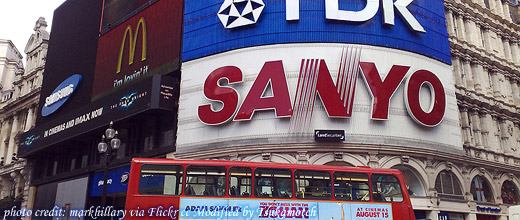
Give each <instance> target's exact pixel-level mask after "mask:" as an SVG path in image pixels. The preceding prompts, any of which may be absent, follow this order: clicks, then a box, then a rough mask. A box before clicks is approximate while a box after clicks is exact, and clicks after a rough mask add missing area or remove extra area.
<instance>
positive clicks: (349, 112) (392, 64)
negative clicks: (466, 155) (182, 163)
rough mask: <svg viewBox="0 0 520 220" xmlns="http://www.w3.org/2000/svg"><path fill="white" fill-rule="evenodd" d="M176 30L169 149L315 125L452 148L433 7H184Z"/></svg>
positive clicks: (453, 112) (232, 142) (358, 140)
mask: <svg viewBox="0 0 520 220" xmlns="http://www.w3.org/2000/svg"><path fill="white" fill-rule="evenodd" d="M184 25H185V26H184V38H183V54H182V55H183V58H182V59H183V63H182V83H181V97H180V102H179V106H180V108H179V109H180V110H179V129H178V135H177V137H178V140H177V152H178V153H184V152H193V151H198V150H203V149H207V148H208V147H209V146H212V147H214V146H218V147H221V148H225V147H232V146H237V145H241V144H243V143H244V142H247V143H248V145H255V144H259V145H263V144H300V143H312V142H315V131H316V130H335V131H338V132H339V133H341V134H343V132H344V134H345V135H344V141H342V142H345V143H355V144H375V145H391V146H403V147H414V148H425V149H430V150H440V151H445V152H451V153H455V154H461V153H462V148H461V146H460V141H461V134H460V128H459V125H458V120H459V119H458V110H457V103H456V97H455V87H454V79H453V74H452V67H451V55H450V50H449V42H448V35H447V31H446V20H445V17H444V6H443V2H442V1H419V0H415V1H406V2H405V1H396V2H393V1H386V0H383V1H353V2H351V1H348V2H345V1H337V0H319V1H299V0H287V1H265V0H263V1H262V0H249V1H240V2H235V1H230V0H218V1H217V0H215V1H205V2H197V1H189V2H186V5H185V20H184ZM208 35H211V36H212V37H207V36H208ZM194 119H197V120H194Z"/></svg>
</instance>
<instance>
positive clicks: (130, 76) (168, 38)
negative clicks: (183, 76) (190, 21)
mask: <svg viewBox="0 0 520 220" xmlns="http://www.w3.org/2000/svg"><path fill="white" fill-rule="evenodd" d="M151 2H153V1H151ZM181 25H182V1H181V0H158V1H155V2H153V3H152V4H151V5H150V6H148V7H146V8H144V9H142V10H141V11H139V12H137V13H136V14H134V15H133V16H132V17H130V18H129V19H127V20H125V21H123V22H122V23H121V24H117V23H116V26H115V27H113V28H112V29H110V30H108V31H107V32H105V33H103V34H102V35H101V36H100V37H99V43H98V50H97V58H96V68H95V75H94V83H93V87H92V99H93V100H94V99H98V98H99V97H102V96H105V95H107V94H109V93H111V92H113V91H115V90H118V89H119V88H121V87H124V86H127V85H130V84H133V83H135V82H137V81H139V80H141V79H143V78H146V77H148V76H151V75H154V74H167V73H171V72H173V71H175V70H177V69H179V66H180V59H179V57H180V48H181Z"/></svg>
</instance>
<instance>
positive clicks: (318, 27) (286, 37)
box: [182, 0, 451, 64]
mask: <svg viewBox="0 0 520 220" xmlns="http://www.w3.org/2000/svg"><path fill="white" fill-rule="evenodd" d="M184 13H185V14H184V35H183V36H184V40H183V44H184V45H183V56H182V57H183V61H189V60H193V59H197V58H201V57H205V56H208V55H212V54H217V53H221V52H225V51H229V50H234V49H239V48H246V47H252V46H261V45H270V44H286V43H345V44H363V45H373V46H381V47H387V48H393V49H400V50H405V51H410V52H414V53H418V54H422V55H425V56H427V57H430V58H433V59H436V60H439V61H442V62H444V63H446V64H451V54H450V49H449V41H448V33H447V28H446V18H445V11H444V3H443V1H442V0H395V1H394V0H314V1H300V0H206V1H186V2H185V10H184Z"/></svg>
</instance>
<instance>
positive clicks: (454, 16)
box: [453, 14, 459, 37]
mask: <svg viewBox="0 0 520 220" xmlns="http://www.w3.org/2000/svg"><path fill="white" fill-rule="evenodd" d="M458 29H459V26H458V24H457V15H455V14H453V33H454V34H455V37H458V36H459V35H458V33H457V30H458Z"/></svg>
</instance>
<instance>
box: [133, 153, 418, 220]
mask: <svg viewBox="0 0 520 220" xmlns="http://www.w3.org/2000/svg"><path fill="white" fill-rule="evenodd" d="M126 210H127V213H126V216H125V219H240V220H242V219H244V220H252V219H285V218H289V219H310V220H312V219H320V220H332V219H334V220H347V219H348V220H350V219H356V220H376V219H377V220H388V219H395V220H410V219H415V217H414V213H413V209H412V205H411V203H410V197H409V195H408V192H407V190H406V185H405V183H404V179H403V176H402V174H401V172H399V171H398V170H393V169H372V168H368V167H337V166H322V165H302V164H279V163H254V162H237V161H217V160H172V159H145V158H135V159H133V160H132V167H131V170H130V180H129V185H128V192H127V199H126Z"/></svg>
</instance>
